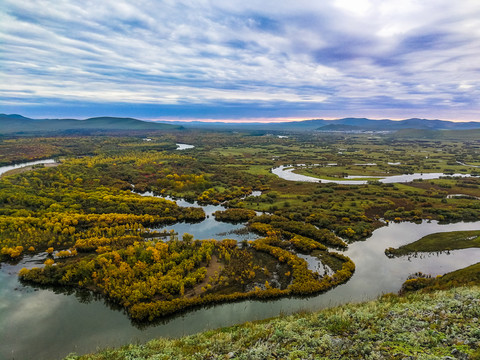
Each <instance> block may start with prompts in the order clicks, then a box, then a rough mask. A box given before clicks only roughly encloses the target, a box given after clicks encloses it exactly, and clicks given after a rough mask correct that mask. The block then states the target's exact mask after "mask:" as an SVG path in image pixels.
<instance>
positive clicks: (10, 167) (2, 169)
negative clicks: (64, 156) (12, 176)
mask: <svg viewBox="0 0 480 360" xmlns="http://www.w3.org/2000/svg"><path fill="white" fill-rule="evenodd" d="M55 163H56V161H55V160H54V159H45V160H36V161H29V162H24V163H21V164H15V165H7V166H1V167H0V175H2V174H4V173H6V172H7V171H10V170H14V169H20V168H23V167H27V166H33V165H40V164H55Z"/></svg>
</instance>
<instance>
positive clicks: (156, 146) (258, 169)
mask: <svg viewBox="0 0 480 360" xmlns="http://www.w3.org/2000/svg"><path fill="white" fill-rule="evenodd" d="M145 136H148V139H150V140H149V141H145ZM176 143H187V144H192V145H194V146H195V147H194V148H192V149H187V150H182V151H179V150H176V148H177V146H176ZM479 149H480V141H479V140H469V141H468V142H466V143H465V142H464V141H457V140H454V139H453V140H442V141H439V140H418V141H417V140H416V141H412V140H410V139H401V138H397V137H392V136H387V135H386V136H375V137H371V136H369V135H365V134H322V133H312V134H305V133H299V134H294V135H289V136H288V137H286V136H277V135H275V134H269V133H230V132H223V133H219V132H197V131H170V132H158V131H157V132H151V133H147V134H144V135H142V136H128V137H127V136H70V137H68V136H64V137H60V136H57V137H32V138H4V139H1V140H0V154H1V156H0V163H1V164H3V165H9V164H15V163H20V162H25V161H31V160H39V159H45V158H54V159H56V161H57V164H56V166H51V167H42V166H39V167H35V168H33V169H30V170H28V171H11V172H9V173H5V174H3V176H2V178H1V179H0V249H1V255H0V256H1V260H2V261H3V262H10V263H15V262H18V261H20V260H21V259H22V258H23V257H24V256H31V255H33V254H36V255H41V256H43V257H44V264H43V266H41V267H34V268H28V269H27V268H24V269H22V270H21V271H20V273H19V276H20V278H21V280H22V281H23V282H24V283H25V284H29V285H31V286H46V287H51V288H55V287H69V288H72V289H84V290H87V291H90V292H92V293H95V294H99V295H101V296H103V297H104V298H105V299H108V301H111V302H114V303H116V304H118V305H119V306H121V307H122V308H123V309H125V311H126V312H127V313H128V315H129V316H130V318H131V319H132V320H134V321H153V320H155V319H158V318H161V317H163V316H165V315H168V314H172V313H175V312H179V311H184V310H185V309H187V308H191V307H194V306H199V305H206V304H213V303H220V302H227V301H235V300H240V299H252V298H255V299H266V298H272V297H280V296H290V295H296V296H307V295H311V294H316V293H321V292H324V291H327V290H329V289H331V288H332V287H335V286H337V285H339V284H341V283H344V282H346V281H348V279H349V278H350V277H351V276H352V274H353V273H354V271H355V264H354V263H353V261H352V260H350V259H349V258H348V257H346V256H345V255H343V254H342V250H343V249H345V248H347V247H348V246H349V244H351V243H352V242H355V241H365V239H367V238H368V237H369V236H370V235H371V234H372V232H373V231H374V230H375V229H378V228H380V227H383V226H388V223H389V222H391V221H393V222H402V221H414V222H420V221H422V220H427V221H431V220H438V221H440V222H455V221H460V220H463V221H474V220H475V221H478V220H480V204H479V202H478V201H477V198H478V197H480V186H479V185H480V178H479V177H478V176H477V175H478V174H479V169H478V166H480V155H479ZM299 164H306V165H307V166H299ZM329 164H330V165H329ZM333 164H334V165H333ZM280 165H291V166H294V167H295V170H294V172H295V173H299V174H304V175H309V176H314V177H317V178H319V179H329V180H332V179H345V178H347V177H348V176H357V177H359V176H360V177H362V178H365V179H368V180H369V181H368V183H367V184H365V185H351V184H348V183H347V184H345V183H323V182H301V181H289V180H284V179H282V178H280V177H278V176H276V175H275V174H272V172H271V169H272V168H275V167H277V166H280ZM297 165H298V166H297ZM437 172H439V173H440V172H441V173H444V174H445V175H444V176H441V177H439V178H436V179H431V180H415V181H411V182H407V183H382V182H380V181H378V180H376V178H375V177H382V176H390V175H397V174H398V175H401V174H409V173H437ZM452 174H461V175H462V176H452ZM463 175H465V176H463ZM254 191H255V192H258V193H259V194H260V195H258V196H252V194H253V192H254ZM146 192H149V193H151V194H152V195H155V196H145V193H146ZM167 196H170V198H168V199H167V198H166V197H167ZM171 197H173V198H182V199H186V200H189V201H191V202H194V201H196V202H197V204H198V205H200V206H195V205H193V204H192V206H190V207H181V206H178V205H177V204H176V203H175V202H174V201H172V200H169V199H171ZM208 204H222V205H223V206H225V207H226V208H227V209H226V210H224V211H217V212H215V213H214V215H213V216H214V217H215V219H216V220H217V221H224V222H231V223H241V224H244V226H245V228H246V229H247V230H248V231H250V232H252V233H254V234H256V237H254V238H252V239H250V240H246V241H242V242H237V241H235V240H229V239H226V240H217V239H215V238H214V237H212V238H211V239H198V238H197V237H196V236H195V233H193V234H184V235H183V236H182V237H181V238H179V237H178V236H177V235H176V234H175V232H174V231H171V232H165V231H158V228H160V227H162V226H172V229H173V228H174V225H175V224H177V223H187V224H188V223H195V222H199V221H203V220H204V219H205V217H206V214H205V212H204V210H203V209H202V207H201V205H208ZM392 251H393V250H392ZM301 255H309V256H313V257H314V258H317V259H319V260H320V261H321V262H323V263H324V264H326V265H327V266H328V267H329V269H330V270H331V271H330V272H329V273H325V274H320V273H318V272H316V271H314V270H312V269H311V268H309V264H308V263H307V261H306V260H305V259H304V258H302V256H301Z"/></svg>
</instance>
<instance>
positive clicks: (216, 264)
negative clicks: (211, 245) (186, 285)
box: [185, 255, 223, 297]
mask: <svg viewBox="0 0 480 360" xmlns="http://www.w3.org/2000/svg"><path fill="white" fill-rule="evenodd" d="M222 269H223V264H222V263H221V262H220V261H219V260H218V258H217V257H216V256H215V255H212V258H211V260H210V265H208V267H207V275H206V276H205V279H204V280H203V281H202V282H201V283H198V284H197V285H195V286H194V287H193V289H190V290H188V291H185V297H195V296H197V295H200V293H201V292H202V287H204V286H205V285H207V284H208V279H209V278H210V277H213V276H215V272H217V274H219V273H220V271H222Z"/></svg>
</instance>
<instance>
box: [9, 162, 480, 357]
mask: <svg viewBox="0 0 480 360" xmlns="http://www.w3.org/2000/svg"><path fill="white" fill-rule="evenodd" d="M0 171H1V168H0ZM143 195H146V196H148V195H151V194H143ZM176 201H177V203H178V204H179V205H181V206H185V205H186V206H192V205H193V206H198V204H190V203H186V202H184V201H183V200H176ZM203 208H204V210H205V212H206V213H207V214H208V215H210V217H209V218H207V220H205V221H207V222H209V225H208V226H207V225H206V226H205V228H204V229H202V228H201V223H198V224H193V225H192V224H186V223H179V224H174V225H172V226H168V227H167V228H168V229H173V230H174V231H175V232H178V233H179V236H181V234H182V233H183V232H189V233H191V234H193V235H194V236H195V238H221V236H219V235H218V233H219V232H220V231H221V230H223V228H222V229H220V228H219V227H217V226H220V225H218V224H215V223H214V222H212V220H213V221H215V220H214V219H212V216H211V214H212V213H213V211H216V210H220V209H221V208H222V207H221V206H219V207H212V206H205V207H203ZM226 225H229V226H230V225H231V226H239V227H243V224H237V225H232V224H226ZM195 226H197V227H195ZM222 226H223V225H222ZM479 229H480V221H479V222H471V223H455V224H448V225H440V224H438V223H437V222H435V221H432V222H426V221H424V222H422V223H420V224H415V223H407V222H403V223H391V224H390V225H389V226H385V227H382V228H380V229H377V230H375V231H374V232H373V234H372V236H371V237H370V238H368V239H367V240H366V241H361V242H356V243H353V244H350V245H349V247H348V249H347V250H346V251H344V254H345V255H347V256H349V257H350V258H351V259H352V260H353V261H354V262H355V265H356V271H355V273H354V275H353V277H352V278H351V279H350V280H349V281H348V282H347V283H345V284H343V285H340V286H338V287H336V288H334V289H332V290H330V291H328V292H326V293H324V294H319V295H316V296H312V297H305V298H283V299H277V300H269V301H254V300H249V301H241V302H237V303H227V304H222V305H216V306H210V307H205V308H199V309H195V310H192V311H188V312H185V313H182V314H180V315H177V316H173V317H169V318H166V319H164V320H163V321H160V322H158V323H156V324H152V325H145V326H142V327H138V326H135V325H133V324H132V323H131V322H130V320H129V319H128V317H127V316H126V315H125V314H124V313H123V311H122V310H121V309H118V308H113V307H111V306H109V305H107V304H106V303H105V301H103V300H102V299H97V298H95V297H94V296H91V294H88V293H85V292H79V293H77V294H75V293H67V292H66V291H65V289H63V290H62V289H56V290H52V289H39V288H34V287H31V286H24V285H22V284H21V283H20V282H19V281H18V272H19V270H20V269H21V268H22V267H27V268H30V267H34V266H41V265H42V263H43V261H44V260H45V258H46V254H38V255H35V256H24V257H23V259H22V260H21V261H20V262H19V263H18V264H15V265H14V264H7V263H2V264H1V265H0V339H1V341H0V359H16V360H21V359H37V360H42V359H61V358H63V357H65V356H66V355H67V354H69V353H71V352H76V353H77V354H83V353H87V352H93V351H97V350H99V349H103V348H106V347H113V346H121V345H124V344H127V343H137V342H146V341H148V340H150V339H153V338H157V337H160V336H165V337H179V336H182V335H186V334H193V333H196V332H200V331H203V330H208V329H215V328H219V327H224V326H230V325H234V324H239V323H243V322H246V321H253V320H260V319H265V318H269V317H273V316H277V315H279V314H290V313H294V312H298V311H304V310H309V311H310V310H312V311H313V310H319V309H322V308H325V307H329V306H334V305H338V304H344V303H347V302H359V301H364V300H370V299H374V298H376V297H377V296H379V295H381V294H383V293H388V292H397V291H398V290H399V288H400V286H401V284H402V283H403V282H404V281H405V280H406V278H407V277H408V275H410V274H412V273H415V272H418V271H421V272H424V273H429V274H432V275H434V276H435V275H438V274H444V273H446V272H450V271H453V270H456V269H459V268H463V267H466V266H469V265H471V264H474V263H476V262H478V259H479V258H480V249H465V250H455V251H451V252H450V253H449V254H447V253H439V254H437V253H435V254H424V255H422V256H418V257H400V258H393V259H390V258H388V257H386V256H385V254H384V251H385V249H386V248H388V247H398V246H401V245H404V244H408V243H410V242H413V241H415V240H418V239H419V238H421V237H423V236H425V235H428V234H431V233H435V232H445V231H459V230H479ZM200 234H201V235H200ZM252 237H254V235H252ZM307 261H308V262H309V266H310V267H311V268H312V269H318V271H320V272H328V271H329V269H328V267H324V266H323V265H322V264H315V263H314V261H315V260H314V259H312V258H311V257H307Z"/></svg>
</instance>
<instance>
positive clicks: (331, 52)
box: [0, 0, 480, 121]
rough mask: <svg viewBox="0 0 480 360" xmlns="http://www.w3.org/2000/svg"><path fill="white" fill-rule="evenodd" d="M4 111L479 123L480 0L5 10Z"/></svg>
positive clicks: (51, 1) (0, 57)
mask: <svg viewBox="0 0 480 360" xmlns="http://www.w3.org/2000/svg"><path fill="white" fill-rule="evenodd" d="M0 45H1V50H0V112H2V113H20V114H23V115H25V116H31V117H79V118H84V117H89V116H100V115H111V116H133V117H137V118H142V119H241V120H244V121H247V120H249V119H262V120H265V119H277V120H278V119H284V118H291V119H306V118H339V117H345V116H367V117H372V118H396V119H398V118H408V117H426V118H442V119H453V120H480V112H479V110H480V1H478V0H459V1H452V0H421V1H420V0H322V1H313V0H309V1H307V0H295V1H290V0H262V1H258V0H256V1H251V0H241V1H238V0H229V1H225V0H198V1H194V0H192V1H188V0H165V1H160V0H157V1H153V0H137V1H123V0H101V1H98V0H82V1H79V0H77V1H74V0H26V1H19V0H2V4H1V5H0Z"/></svg>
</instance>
